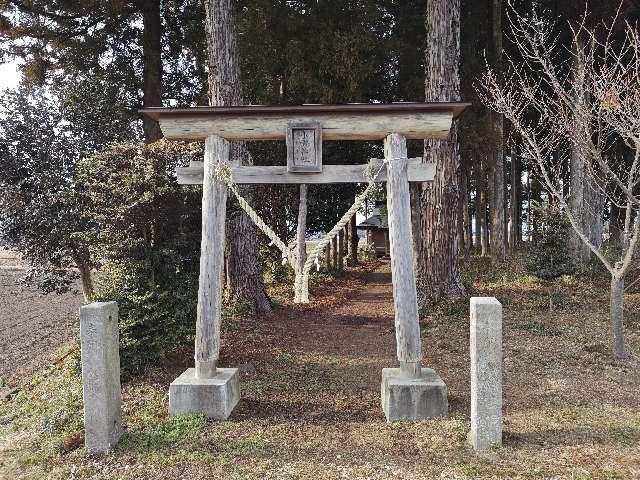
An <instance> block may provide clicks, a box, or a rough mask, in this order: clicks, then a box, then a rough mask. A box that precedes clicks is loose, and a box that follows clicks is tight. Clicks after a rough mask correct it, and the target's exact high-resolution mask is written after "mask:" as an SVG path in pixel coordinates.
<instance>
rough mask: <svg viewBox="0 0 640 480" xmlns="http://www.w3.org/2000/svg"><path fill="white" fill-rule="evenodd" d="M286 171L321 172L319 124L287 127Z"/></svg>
mask: <svg viewBox="0 0 640 480" xmlns="http://www.w3.org/2000/svg"><path fill="white" fill-rule="evenodd" d="M287 170H288V171H289V172H322V127H320V124H319V123H315V122H314V123H303V124H291V125H288V126H287Z"/></svg>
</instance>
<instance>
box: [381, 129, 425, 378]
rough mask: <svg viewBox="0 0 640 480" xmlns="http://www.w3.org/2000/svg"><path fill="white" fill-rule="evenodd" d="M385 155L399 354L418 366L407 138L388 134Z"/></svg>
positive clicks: (399, 357) (419, 351)
mask: <svg viewBox="0 0 640 480" xmlns="http://www.w3.org/2000/svg"><path fill="white" fill-rule="evenodd" d="M384 155H385V157H386V158H389V159H390V161H389V163H388V164H387V178H388V180H387V211H388V219H389V220H388V221H389V243H390V245H389V249H390V253H391V273H392V282H393V305H394V312H395V326H396V343H397V354H398V360H400V362H401V364H407V363H413V364H418V366H419V362H420V360H421V359H422V345H421V341H420V325H419V323H418V300H417V295H416V278H415V273H414V270H413V236H412V232H411V203H410V195H409V182H408V177H407V163H408V162H407V159H406V156H407V145H406V141H405V138H404V137H403V136H402V135H399V134H396V133H394V134H392V135H389V136H388V137H387V138H386V139H385V141H384ZM414 367H415V368H414V369H412V371H420V370H419V368H418V367H417V366H415V365H414Z"/></svg>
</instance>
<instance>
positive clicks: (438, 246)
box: [418, 0, 465, 304]
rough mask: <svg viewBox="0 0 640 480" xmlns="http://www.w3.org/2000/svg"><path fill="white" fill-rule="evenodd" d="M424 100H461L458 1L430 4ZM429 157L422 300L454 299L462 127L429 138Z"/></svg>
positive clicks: (458, 284) (459, 292)
mask: <svg viewBox="0 0 640 480" xmlns="http://www.w3.org/2000/svg"><path fill="white" fill-rule="evenodd" d="M425 26H426V31H427V38H426V40H427V41H426V45H427V47H426V49H425V70H426V72H425V73H426V80H425V100H426V101H428V102H443V101H444V102H455V101H458V100H460V77H459V74H458V65H459V62H460V0H433V1H430V2H428V3H427V11H426V21H425ZM425 158H426V159H428V160H430V161H433V162H434V163H435V165H436V174H435V178H434V180H433V182H431V183H429V184H425V185H424V187H423V188H424V201H423V207H424V208H425V210H424V211H423V215H422V228H421V230H422V235H421V237H422V255H421V258H420V261H419V272H420V275H419V277H420V286H419V292H418V298H419V299H420V300H421V304H424V302H425V301H426V300H427V299H431V300H434V301H438V300H455V299H458V298H460V297H462V296H464V295H465V289H464V286H463V285H462V280H461V277H460V268H459V255H460V246H459V245H460V243H459V241H460V239H459V238H458V215H459V212H460V209H459V208H458V205H459V190H460V156H459V154H458V126H457V122H454V123H453V125H452V127H451V135H450V136H449V138H448V139H447V140H427V141H425Z"/></svg>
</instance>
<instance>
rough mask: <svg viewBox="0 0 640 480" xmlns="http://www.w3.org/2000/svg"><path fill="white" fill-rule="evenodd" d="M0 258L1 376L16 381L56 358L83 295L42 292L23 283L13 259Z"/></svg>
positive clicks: (21, 271) (70, 332) (68, 335)
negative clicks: (53, 355) (56, 352)
mask: <svg viewBox="0 0 640 480" xmlns="http://www.w3.org/2000/svg"><path fill="white" fill-rule="evenodd" d="M0 260H3V262H0V378H2V379H4V381H6V382H7V383H9V384H16V383H20V382H19V381H20V379H21V378H24V377H26V376H28V375H29V373H31V372H33V371H35V370H37V369H39V368H41V367H43V366H44V365H46V364H47V363H50V362H51V361H52V360H55V358H54V357H52V354H53V352H55V351H56V350H57V349H58V348H59V347H60V346H61V345H63V344H64V343H65V342H68V341H69V338H71V337H72V336H73V333H74V329H75V328H76V326H77V324H78V322H77V318H78V308H79V307H80V305H81V304H82V295H81V294H78V293H67V294H64V295H56V294H55V293H54V294H50V295H43V294H42V293H41V292H40V291H38V289H37V288H35V287H31V286H27V285H24V284H23V282H22V279H23V277H24V275H25V270H24V269H23V268H22V266H21V265H19V264H16V263H17V262H16V261H15V259H7V258H2V259H0ZM10 260H11V261H10ZM2 263H4V265H2Z"/></svg>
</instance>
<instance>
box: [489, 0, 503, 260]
mask: <svg viewBox="0 0 640 480" xmlns="http://www.w3.org/2000/svg"><path fill="white" fill-rule="evenodd" d="M492 4H493V22H492V31H493V53H494V61H495V64H496V68H497V69H498V70H500V68H501V67H500V65H501V63H502V0H493V2H492ZM490 116H491V126H492V130H493V135H494V138H493V148H492V154H491V155H490V157H489V211H490V212H491V259H492V260H493V261H494V262H502V261H503V260H504V259H505V255H506V251H505V238H504V232H505V222H504V219H505V208H504V198H505V192H504V186H505V183H504V146H503V135H504V119H503V117H502V115H501V114H498V113H496V112H493V111H491V112H490Z"/></svg>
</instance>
